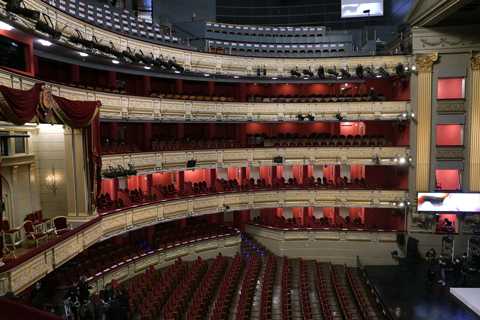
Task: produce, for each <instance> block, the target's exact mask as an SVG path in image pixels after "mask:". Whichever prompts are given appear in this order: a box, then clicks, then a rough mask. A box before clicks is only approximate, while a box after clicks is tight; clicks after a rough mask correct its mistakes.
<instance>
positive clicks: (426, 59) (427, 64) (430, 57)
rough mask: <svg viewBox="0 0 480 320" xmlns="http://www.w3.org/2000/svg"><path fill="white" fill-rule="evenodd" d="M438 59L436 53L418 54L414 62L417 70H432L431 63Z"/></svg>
mask: <svg viewBox="0 0 480 320" xmlns="http://www.w3.org/2000/svg"><path fill="white" fill-rule="evenodd" d="M437 60H438V53H437V52H434V53H428V54H418V55H416V56H415V64H416V65H417V70H418V71H419V72H432V67H433V64H434V63H435V62H436V61H437Z"/></svg>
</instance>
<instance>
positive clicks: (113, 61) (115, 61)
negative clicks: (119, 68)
mask: <svg viewBox="0 0 480 320" xmlns="http://www.w3.org/2000/svg"><path fill="white" fill-rule="evenodd" d="M112 63H113V64H119V63H120V61H118V60H115V59H113V60H112Z"/></svg>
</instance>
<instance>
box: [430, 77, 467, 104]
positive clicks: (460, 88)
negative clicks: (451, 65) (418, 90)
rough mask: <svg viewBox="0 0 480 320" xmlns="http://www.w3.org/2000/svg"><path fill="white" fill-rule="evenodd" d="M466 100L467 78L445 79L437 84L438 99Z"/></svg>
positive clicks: (439, 80)
mask: <svg viewBox="0 0 480 320" xmlns="http://www.w3.org/2000/svg"><path fill="white" fill-rule="evenodd" d="M463 98H465V78H443V79H438V82H437V99H439V100H442V99H463Z"/></svg>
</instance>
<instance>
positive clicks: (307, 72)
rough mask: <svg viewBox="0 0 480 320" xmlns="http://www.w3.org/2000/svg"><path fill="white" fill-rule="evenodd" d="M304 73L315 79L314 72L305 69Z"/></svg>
mask: <svg viewBox="0 0 480 320" xmlns="http://www.w3.org/2000/svg"><path fill="white" fill-rule="evenodd" d="M302 73H303V74H304V75H306V76H309V77H313V72H312V70H310V69H303V70H302Z"/></svg>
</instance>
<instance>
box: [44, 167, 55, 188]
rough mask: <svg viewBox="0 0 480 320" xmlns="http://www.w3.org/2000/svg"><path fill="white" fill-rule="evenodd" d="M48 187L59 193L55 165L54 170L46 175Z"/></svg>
mask: <svg viewBox="0 0 480 320" xmlns="http://www.w3.org/2000/svg"><path fill="white" fill-rule="evenodd" d="M45 180H46V187H47V189H48V190H50V191H51V192H52V193H53V194H57V175H56V173H55V167H54V166H53V167H52V171H51V172H50V174H49V175H47V177H46V179H45Z"/></svg>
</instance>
